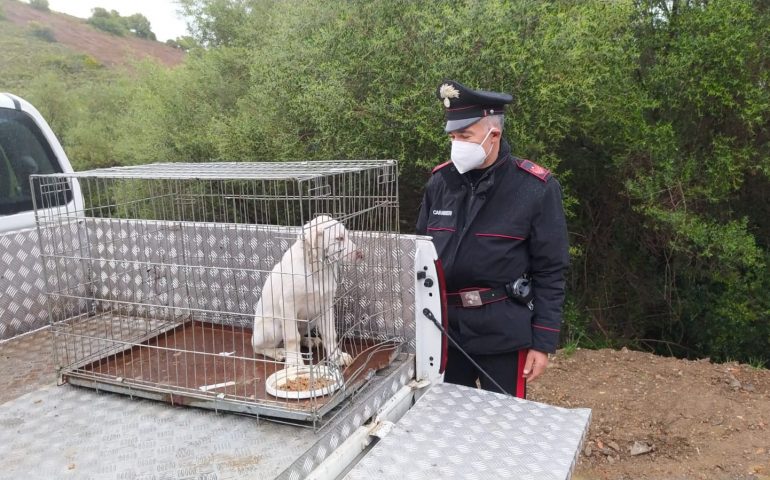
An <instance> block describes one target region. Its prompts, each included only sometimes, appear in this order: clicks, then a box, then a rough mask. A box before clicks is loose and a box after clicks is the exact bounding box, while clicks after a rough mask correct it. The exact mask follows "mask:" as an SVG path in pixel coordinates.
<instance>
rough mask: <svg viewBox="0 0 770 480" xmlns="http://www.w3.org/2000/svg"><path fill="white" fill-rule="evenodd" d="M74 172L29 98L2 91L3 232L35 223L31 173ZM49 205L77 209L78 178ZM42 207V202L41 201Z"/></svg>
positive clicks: (0, 190)
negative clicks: (25, 98) (54, 203)
mask: <svg viewBox="0 0 770 480" xmlns="http://www.w3.org/2000/svg"><path fill="white" fill-rule="evenodd" d="M67 172H72V165H70V162H69V160H68V159H67V155H66V154H65V153H64V149H63V148H62V146H61V144H60V143H59V141H58V140H57V139H56V136H55V135H54V133H53V131H52V130H51V127H49V126H48V123H47V122H46V121H45V119H43V117H42V116H41V115H40V112H38V111H37V109H36V108H35V107H33V106H32V105H31V104H30V103H29V102H27V101H25V100H24V99H22V98H20V97H17V96H16V95H12V94H10V93H0V233H3V232H9V231H12V230H21V229H24V228H31V227H34V226H35V212H34V209H35V205H34V198H33V195H32V189H31V187H30V181H29V176H30V175H32V174H35V173H40V174H46V173H67ZM70 181H71V182H72V185H71V188H68V189H63V190H66V193H64V194H63V195H62V196H60V197H59V198H58V199H57V200H55V201H56V202H57V203H58V204H57V205H50V207H52V208H53V207H59V208H69V209H71V210H77V206H78V205H79V204H80V202H81V197H80V190H79V187H78V185H77V181H75V180H74V179H73V180H70ZM38 207H40V205H38Z"/></svg>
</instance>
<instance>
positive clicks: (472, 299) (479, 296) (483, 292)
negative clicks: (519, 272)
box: [446, 287, 508, 308]
mask: <svg viewBox="0 0 770 480" xmlns="http://www.w3.org/2000/svg"><path fill="white" fill-rule="evenodd" d="M506 298H508V294H507V293H506V291H505V287H500V288H479V289H477V290H466V289H464V290H462V291H460V292H456V293H447V294H446V303H447V305H449V306H450V307H465V308H476V307H481V306H482V305H486V304H488V303H494V302H500V301H502V300H505V299H506Z"/></svg>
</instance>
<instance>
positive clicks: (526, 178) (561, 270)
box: [417, 141, 569, 354]
mask: <svg viewBox="0 0 770 480" xmlns="http://www.w3.org/2000/svg"><path fill="white" fill-rule="evenodd" d="M468 176H469V175H468V174H465V175H461V174H460V173H459V172H457V170H456V169H455V168H454V166H453V165H452V164H451V163H448V164H446V166H444V167H443V168H436V169H434V173H433V175H432V176H431V178H430V180H429V181H428V184H427V187H426V189H425V195H424V197H423V203H422V206H421V207H420V214H419V217H418V220H417V233H418V234H422V235H430V236H431V237H433V244H434V245H435V246H436V251H437V252H438V256H439V258H440V259H441V262H442V264H443V266H444V271H445V274H446V282H447V291H448V292H458V291H460V290H462V289H470V288H473V287H482V288H498V287H502V286H504V285H505V284H506V283H509V282H512V281H514V280H515V279H517V278H519V277H520V276H521V275H522V274H523V273H528V274H529V275H530V277H531V279H532V285H533V288H534V293H535V298H534V310H533V311H531V310H530V309H529V308H528V307H527V306H525V305H522V304H520V303H518V302H516V301H514V300H510V299H505V300H504V301H499V302H495V303H489V304H486V305H484V306H482V307H478V308H462V307H451V306H450V307H449V327H450V328H449V333H450V335H452V337H453V338H454V339H455V340H456V341H458V343H459V344H460V346H461V347H462V348H463V349H464V350H466V351H467V352H468V353H471V354H495V353H505V352H511V351H515V350H519V349H521V348H533V349H535V350H539V351H541V352H554V351H555V350H556V345H557V343H558V340H559V329H560V327H561V312H562V304H563V302H564V284H565V279H564V275H565V272H566V269H567V267H568V265H569V253H568V245H567V226H566V222H565V218H564V210H563V207H562V198H561V188H560V186H559V183H558V182H557V181H556V179H554V178H552V177H551V176H550V173H548V171H547V170H545V169H543V168H541V167H539V166H538V165H536V164H534V163H532V162H530V161H529V160H522V159H519V158H516V157H513V156H512V155H511V153H510V147H509V146H508V144H507V143H506V142H505V141H503V142H501V145H500V153H499V155H498V158H497V161H496V162H495V163H494V164H492V166H491V167H489V168H488V169H487V170H486V171H485V172H484V173H483V176H481V178H480V179H478V181H477V183H476V184H475V185H473V184H472V183H471V181H470V180H469V179H468V178H467V177H468Z"/></svg>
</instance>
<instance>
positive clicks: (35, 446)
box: [0, 386, 317, 480]
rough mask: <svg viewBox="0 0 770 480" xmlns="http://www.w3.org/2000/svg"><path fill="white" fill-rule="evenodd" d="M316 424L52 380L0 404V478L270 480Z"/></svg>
mask: <svg viewBox="0 0 770 480" xmlns="http://www.w3.org/2000/svg"><path fill="white" fill-rule="evenodd" d="M316 440H317V437H316V435H315V434H314V433H313V431H312V430H308V429H304V428H300V427H294V426H290V425H278V424H274V423H270V422H265V421H262V422H260V421H258V420H256V419H253V418H247V417H239V416H234V415H221V414H217V413H215V412H210V411H206V410H199V409H193V408H184V407H172V406H168V405H165V404H160V403H157V402H152V401H147V400H135V399H131V398H128V397H125V396H122V395H115V394H109V393H98V392H94V391H92V390H87V389H80V388H75V387H68V386H64V387H56V386H49V387H45V388H42V389H40V390H37V391H35V392H32V393H29V394H26V395H24V396H22V397H19V398H18V399H16V400H13V401H11V402H8V403H5V404H3V405H2V406H0V458H2V459H3V468H2V469H0V479H8V480H11V479H19V478H25V479H41V480H43V479H45V480H48V479H55V478H77V479H83V480H86V479H94V480H96V479H99V480H109V479H115V480H119V479H120V480H122V479H185V480H187V479H195V480H199V479H206V480H218V479H272V478H275V476H276V475H278V474H279V473H280V472H281V471H282V470H284V469H285V468H286V466H287V465H289V464H291V462H292V461H293V460H294V459H295V458H297V457H298V456H299V455H301V454H303V453H304V452H306V451H307V449H308V448H310V447H311V446H312V445H313V443H314V442H315V441H316Z"/></svg>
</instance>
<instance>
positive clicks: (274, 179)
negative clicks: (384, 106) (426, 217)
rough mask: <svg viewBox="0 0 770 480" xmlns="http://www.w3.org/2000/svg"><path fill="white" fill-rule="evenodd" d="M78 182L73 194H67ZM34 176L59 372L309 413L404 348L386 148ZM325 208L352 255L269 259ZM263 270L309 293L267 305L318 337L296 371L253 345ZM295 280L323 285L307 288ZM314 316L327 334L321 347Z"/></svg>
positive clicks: (129, 388) (319, 416) (265, 411)
mask: <svg viewBox="0 0 770 480" xmlns="http://www.w3.org/2000/svg"><path fill="white" fill-rule="evenodd" d="M73 182H78V183H79V185H80V190H81V191H82V197H83V198H82V201H76V202H75V205H76V206H75V207H74V208H72V207H67V206H64V207H61V206H60V205H62V204H65V205H66V203H67V202H61V201H60V200H61V198H62V197H63V196H65V197H66V196H70V197H71V195H72V185H73ZM31 183H32V188H33V191H34V192H36V194H35V198H34V201H35V211H36V216H37V222H38V232H39V241H40V251H41V257H42V262H43V267H44V270H45V275H46V284H47V289H48V291H47V295H48V308H49V316H50V318H51V324H52V331H53V339H54V340H53V341H54V351H55V357H56V358H55V364H56V368H57V371H58V373H59V374H60V376H61V379H62V381H64V382H70V383H73V384H77V385H81V386H89V387H93V388H97V389H102V390H109V391H115V392H120V393H126V394H130V395H135V396H140V397H145V398H153V399H158V400H163V401H166V402H170V403H172V404H184V405H191V406H199V407H204V408H212V409H217V410H229V411H234V412H239V413H247V414H254V415H260V416H267V417H273V418H280V419H290V420H299V421H305V422H310V423H312V424H313V425H317V424H318V422H323V421H324V419H325V418H328V417H329V416H330V415H332V413H330V412H332V410H333V409H335V407H337V406H338V405H339V404H340V403H341V402H342V401H343V400H344V399H345V398H346V397H348V396H349V395H350V394H351V393H353V392H355V391H356V390H357V389H359V388H361V387H362V386H363V385H364V384H365V383H366V381H367V379H368V378H370V377H371V376H372V372H373V371H376V370H377V369H380V368H384V367H386V366H388V365H389V364H390V363H391V362H392V361H393V360H394V358H396V357H397V355H398V354H399V353H400V352H401V350H402V347H403V345H404V342H405V335H404V331H403V328H404V321H403V318H401V302H402V299H401V293H402V292H401V291H400V288H401V287H400V285H401V282H400V281H399V279H398V278H399V272H398V270H399V268H400V263H399V259H400V256H401V255H400V253H399V241H398V225H399V218H398V215H399V210H398V196H397V192H398V186H397V164H396V162H395V161H334V162H332V161H317V162H288V163H273V162H270V163H256V162H255V163H196V164H183V163H176V164H154V165H143V166H132V167H115V168H106V169H97V170H91V171H84V172H76V173H70V174H50V175H34V176H32V177H31ZM70 205H71V204H70ZM323 216H325V217H323ZM319 217H323V218H326V217H328V219H329V221H330V222H331V223H329V225H331V224H334V225H337V227H336V228H338V229H339V228H340V225H341V226H343V227H342V228H343V230H344V231H346V234H347V235H348V239H349V241H350V242H352V243H353V244H354V245H355V250H354V251H355V254H353V255H351V254H350V251H343V252H342V253H343V254H342V255H338V256H336V257H335V258H334V259H333V261H332V260H329V261H328V262H327V263H326V264H309V263H304V265H316V267H314V268H304V269H303V268H299V267H298V265H303V263H302V262H299V261H291V262H289V263H288V264H290V265H292V267H291V268H290V270H287V269H286V268H285V265H284V266H283V267H282V268H281V269H279V270H280V271H277V270H276V271H273V270H274V268H277V267H276V265H279V264H281V262H282V259H283V258H284V256H285V255H288V254H289V253H288V252H289V251H290V250H291V248H292V245H294V244H295V243H296V242H307V241H309V239H308V235H309V232H310V230H309V229H308V225H309V224H311V222H313V220H314V219H318V218H319ZM337 222H339V223H337ZM318 223H319V222H317V221H316V224H318ZM326 225H327V224H326V223H323V222H321V228H327V227H326ZM313 234H314V235H316V234H318V232H315V231H314V232H313ZM333 236H339V234H338V230H335V231H334V232H333ZM332 241H333V239H332ZM301 244H302V245H304V243H301ZM323 246H324V245H322V247H323ZM316 247H317V245H316ZM318 248H321V247H318ZM348 250H350V249H348ZM327 260H328V259H327ZM318 265H320V266H318ZM319 268H320V269H327V270H325V272H326V275H325V276H323V277H324V278H327V279H329V278H330V279H331V280H330V281H331V282H332V283H333V285H328V284H327V285H323V281H320V280H319V278H318V276H319V275H320V274H321V272H319ZM330 272H331V274H332V275H331V276H329V275H328V274H329V273H330ZM286 278H292V279H294V280H293V281H286V280H285V279H286ZM297 279H300V281H298V280H297ZM328 281H329V280H327V282H328ZM267 282H271V284H272V285H273V288H274V290H275V289H276V288H279V289H280V295H279V298H280V300H281V301H284V302H289V301H291V302H295V303H296V302H315V303H314V304H313V305H310V304H307V305H305V308H304V310H303V312H304V313H302V314H296V315H295V316H294V317H293V318H288V317H281V316H280V315H277V316H274V318H273V320H276V319H279V318H280V320H281V321H283V322H286V321H291V322H295V323H296V325H298V326H299V327H300V331H301V332H302V333H303V335H304V334H307V335H309V336H310V337H313V336H314V335H315V338H316V340H314V343H316V344H317V343H318V340H319V338H318V337H319V336H320V342H321V345H320V346H319V345H313V344H312V343H311V344H310V345H309V347H303V349H302V351H301V354H302V364H303V366H302V367H296V368H294V370H293V371H290V370H291V369H288V368H285V367H286V365H287V364H286V362H288V360H286V361H282V360H281V359H275V358H269V357H265V356H262V355H259V354H255V353H254V349H253V345H252V338H253V337H254V333H255V332H253V331H252V329H253V328H254V326H255V325H257V323H255V309H256V308H257V305H258V304H259V302H260V299H261V294H262V291H263V288H264V287H265V285H266V283H267ZM276 282H277V284H278V286H279V287H276V286H275V284H276ZM303 282H304V283H305V284H312V283H313V282H315V284H316V287H315V288H316V290H317V289H318V288H319V287H318V286H317V285H319V284H321V287H320V288H321V291H322V292H324V293H323V294H322V295H312V296H311V295H305V297H304V298H302V295H297V293H296V292H295V291H293V289H294V286H295V285H300V284H302V283H303ZM319 282H320V283H319ZM330 289H331V290H332V291H333V292H334V294H333V295H331V296H330V295H328V292H329V290H330ZM311 297H312V299H311V300H309V298H311ZM64 300H66V302H65V301H64ZM319 302H320V303H321V305H319ZM324 302H327V303H329V302H330V303H329V304H324ZM263 303H264V302H263ZM300 310H302V309H301V308H300V309H297V308H295V309H294V310H293V311H294V312H298V311H300ZM321 312H325V313H321ZM330 312H331V313H330ZM323 315H327V317H326V318H328V315H332V317H333V320H334V326H335V331H336V333H337V337H338V342H337V344H336V345H324V344H323V343H324V341H325V340H326V338H324V337H327V338H328V337H329V336H327V334H326V333H324V332H323V331H322V329H321V328H320V327H319V325H328V323H327V324H324V323H323V322H324V318H321V317H323ZM264 325H267V323H265V322H262V326H263V327H264ZM272 325H273V328H274V327H275V325H276V324H275V322H273V323H272ZM285 328H286V324H285V323H284V329H285ZM319 331H320V335H319ZM335 349H338V350H337V352H338V353H337V354H335V355H339V353H341V352H344V353H346V354H348V355H349V356H350V360H352V363H350V362H348V363H349V364H348V365H344V364H341V362H339V357H338V356H335V355H330V352H332V351H334V350H335ZM333 360H334V361H333ZM293 381H298V382H299V384H300V386H296V385H295V386H292V385H291V384H292V382H293Z"/></svg>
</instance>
